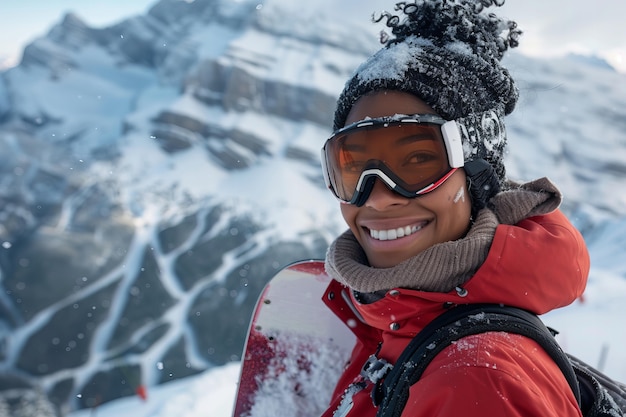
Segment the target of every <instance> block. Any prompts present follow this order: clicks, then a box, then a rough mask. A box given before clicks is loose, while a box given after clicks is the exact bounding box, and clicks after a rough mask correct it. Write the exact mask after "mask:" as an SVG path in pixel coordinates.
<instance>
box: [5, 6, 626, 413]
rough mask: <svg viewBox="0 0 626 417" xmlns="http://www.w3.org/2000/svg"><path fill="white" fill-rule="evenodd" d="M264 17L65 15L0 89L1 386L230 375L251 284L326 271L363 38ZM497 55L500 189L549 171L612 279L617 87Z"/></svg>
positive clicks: (121, 385) (620, 124) (118, 392)
mask: <svg viewBox="0 0 626 417" xmlns="http://www.w3.org/2000/svg"><path fill="white" fill-rule="evenodd" d="M281 3H283V2H280V1H274V2H269V3H268V4H266V5H263V6H262V7H261V5H260V4H259V3H258V2H256V1H250V0H240V1H230V0H195V1H193V2H186V1H179V0H161V1H160V2H158V3H156V4H155V5H154V7H153V8H152V9H151V10H150V11H149V12H148V13H147V14H146V15H143V16H137V17H134V18H130V19H128V20H125V21H123V22H121V23H119V24H117V25H114V26H111V27H108V28H103V29H93V28H90V27H88V26H87V25H86V24H85V23H83V22H82V21H81V20H80V18H79V17H78V16H74V15H71V14H69V15H67V16H65V18H64V19H63V20H62V21H61V22H60V23H59V24H57V25H56V26H54V27H53V28H52V29H51V30H50V32H49V33H48V34H47V35H46V36H45V37H42V38H40V39H38V40H36V41H35V42H33V43H32V44H30V45H29V46H28V47H27V48H26V49H25V51H24V55H23V58H22V61H21V63H20V65H19V66H17V67H15V68H13V69H10V70H8V71H6V72H4V73H1V74H0V172H1V173H2V176H0V202H1V204H0V242H2V248H0V285H2V287H3V288H2V289H3V290H2V291H1V292H0V371H1V372H4V373H10V374H15V375H17V376H18V377H20V378H25V379H27V380H32V381H34V382H33V383H34V384H37V385H40V386H41V387H43V389H44V390H45V391H46V393H47V395H48V396H49V397H50V398H51V399H52V400H53V401H54V402H55V403H57V404H59V405H60V406H61V408H62V409H64V410H68V409H76V408H84V407H93V406H95V405H97V404H100V403H102V402H106V401H109V400H111V399H114V398H118V397H121V396H127V395H131V394H133V393H134V392H135V390H136V388H137V387H138V386H140V385H143V386H149V387H151V386H154V385H158V384H160V383H162V382H165V381H170V380H173V379H179V378H183V377H188V376H190V375H193V374H196V373H199V372H202V371H205V370H207V369H211V368H212V367H215V366H219V365H223V364H226V363H228V362H231V361H236V360H237V359H238V355H239V353H240V351H241V347H242V344H243V339H244V333H245V329H246V326H247V323H248V319H249V315H250V312H251V310H252V307H253V305H254V302H255V300H256V296H257V295H258V293H259V292H260V290H261V288H262V287H263V285H264V284H265V282H266V281H267V280H268V279H269V277H271V276H272V275H273V274H274V273H275V272H276V271H277V270H279V269H280V268H282V267H283V266H285V265H286V264H288V263H291V262H293V261H296V260H300V259H304V258H321V257H323V255H324V252H325V249H326V246H327V244H328V243H329V242H330V240H331V239H332V238H333V237H334V236H336V235H337V234H338V233H339V232H340V231H341V230H342V229H343V225H342V221H341V219H340V216H339V211H338V210H337V207H336V203H335V201H334V200H333V199H332V197H331V196H330V194H329V193H328V192H327V191H326V190H324V188H323V181H322V179H321V175H320V170H319V163H318V152H319V148H320V146H321V145H322V143H323V141H324V139H325V137H326V136H327V135H328V134H329V130H330V125H331V123H330V121H331V117H332V113H333V111H334V100H335V98H336V96H337V94H338V93H339V91H340V90H341V88H342V87H343V83H344V82H345V80H346V79H347V78H348V76H349V75H350V73H351V72H352V70H353V69H354V68H355V67H356V65H357V64H358V63H360V62H361V61H362V60H363V59H364V58H365V57H366V56H367V55H368V54H369V53H371V52H372V51H373V50H375V49H376V48H378V43H377V41H378V40H377V38H376V37H375V36H373V35H372V34H371V30H368V29H369V28H365V27H363V26H361V25H357V24H352V23H347V22H346V21H345V20H344V21H340V20H339V19H338V17H337V16H327V17H325V16H324V15H323V14H322V12H320V14H316V15H306V16H303V15H302V14H294V13H292V8H291V9H290V8H289V7H287V6H286V5H281ZM285 3H288V2H285ZM507 60H508V61H507V63H508V66H509V68H510V69H511V71H512V72H513V73H514V74H515V75H516V76H517V78H518V80H519V84H520V88H521V90H522V99H521V102H520V104H519V106H518V109H517V110H516V112H515V113H514V114H513V115H512V116H511V117H510V118H509V120H508V130H509V136H510V154H509V155H508V160H507V167H508V173H509V176H510V177H512V178H515V179H532V178H535V177H539V176H544V175H547V176H549V177H551V178H552V179H553V180H554V181H555V182H556V183H557V184H558V185H559V186H560V187H561V188H562V190H563V192H564V194H565V196H566V201H565V203H564V205H563V209H564V210H565V211H566V212H567V213H568V214H569V215H570V216H571V217H572V218H573V220H574V221H575V222H576V224H577V225H578V226H579V227H580V228H581V230H582V231H583V232H584V234H585V236H586V238H587V239H588V242H589V244H590V246H591V249H592V255H593V256H594V268H595V269H594V270H595V271H603V270H605V269H610V270H611V271H612V273H613V272H615V271H617V273H618V274H621V276H622V277H624V276H625V275H626V265H624V262H623V261H620V260H621V259H623V252H624V249H623V243H624V237H623V236H624V234H623V233H619V232H618V231H619V230H625V229H626V191H624V186H623V185H624V180H625V178H626V135H624V132H625V131H626V76H625V75H624V74H619V73H617V72H615V71H612V70H611V69H610V68H605V67H601V66H598V65H594V64H591V63H589V61H584V60H579V59H578V60H573V59H562V60H550V61H548V60H536V59H530V58H527V57H523V56H520V55H517V54H515V53H513V54H511V56H510V57H509V58H507ZM607 242H608V243H607ZM594 248H596V250H595V252H594ZM622 359H623V360H626V356H624V357H622ZM624 373H625V374H626V370H625V371H624Z"/></svg>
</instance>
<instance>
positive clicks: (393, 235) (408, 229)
mask: <svg viewBox="0 0 626 417" xmlns="http://www.w3.org/2000/svg"><path fill="white" fill-rule="evenodd" d="M426 224H427V223H421V224H419V225H413V226H404V227H398V228H396V229H387V230H375V229H369V232H370V236H371V237H372V239H376V240H396V239H400V238H402V237H406V236H410V235H412V234H413V233H416V232H418V231H420V230H422V228H423V227H424V226H425V225H426Z"/></svg>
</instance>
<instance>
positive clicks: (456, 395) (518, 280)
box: [323, 211, 589, 417]
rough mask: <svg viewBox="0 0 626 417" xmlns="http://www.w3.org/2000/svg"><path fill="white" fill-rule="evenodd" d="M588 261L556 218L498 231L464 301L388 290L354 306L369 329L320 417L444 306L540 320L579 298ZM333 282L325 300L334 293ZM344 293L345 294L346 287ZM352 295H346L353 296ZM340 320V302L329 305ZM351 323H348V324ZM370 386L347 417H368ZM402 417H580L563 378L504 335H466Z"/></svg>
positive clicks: (532, 345) (579, 241)
mask: <svg viewBox="0 0 626 417" xmlns="http://www.w3.org/2000/svg"><path fill="white" fill-rule="evenodd" d="M588 272H589V255H588V252H587V249H586V246H585V243H584V241H583V238H582V236H581V235H580V233H579V232H578V231H577V230H576V229H575V228H574V227H573V226H572V225H571V224H570V222H569V221H568V220H567V219H566V218H565V216H564V215H563V214H562V213H561V212H560V211H556V212H553V213H551V214H548V215H544V216H537V217H532V218H529V219H526V220H523V221H521V222H520V223H518V224H517V225H514V226H510V225H500V226H498V227H497V229H496V233H495V237H494V240H493V243H492V246H491V249H490V251H489V255H488V257H487V259H486V261H485V263H484V264H483V265H482V266H481V268H480V269H479V270H478V271H477V272H476V274H475V275H474V276H473V277H472V278H471V279H470V280H469V281H468V282H467V283H466V284H465V285H464V286H463V288H464V289H465V290H467V294H466V295H465V296H464V297H462V296H461V295H460V294H459V293H458V292H457V291H451V292H449V293H434V292H423V291H416V290H407V289H401V288H400V289H395V290H392V291H389V292H387V294H386V296H385V297H384V298H382V299H380V300H378V301H376V302H374V303H371V304H360V303H359V302H358V301H356V300H355V299H354V297H351V298H352V302H353V304H354V306H355V307H356V309H357V310H358V312H359V313H360V314H361V316H362V317H363V319H364V321H365V322H366V323H359V325H358V326H356V327H354V325H353V326H352V327H353V328H354V331H355V333H356V335H357V338H358V342H357V345H356V347H355V349H354V351H353V355H352V358H351V362H350V364H349V366H348V368H347V369H346V371H345V372H344V374H343V376H342V378H341V379H340V381H339V384H338V385H337V388H336V391H335V394H334V396H333V401H332V404H331V406H330V407H329V409H328V411H327V412H326V413H324V414H323V417H331V416H332V415H333V413H334V411H335V410H336V409H337V407H338V405H339V402H340V401H341V397H342V395H343V393H344V391H345V389H346V388H347V387H348V386H349V385H350V383H352V382H353V381H355V380H356V379H358V375H359V371H360V369H361V367H362V365H363V364H364V363H365V361H366V359H367V358H368V356H369V355H371V354H373V353H375V352H376V350H377V349H378V348H379V346H380V351H379V353H378V354H377V357H378V358H382V359H385V360H387V361H388V362H390V363H392V364H393V363H395V361H396V360H397V358H398V356H399V355H400V353H401V352H402V350H403V349H404V348H405V347H406V345H407V344H408V342H409V341H410V340H411V339H412V338H413V337H414V336H415V335H416V334H417V333H418V332H419V331H420V330H421V329H422V328H423V327H424V326H425V325H426V324H427V323H428V322H430V321H431V320H433V319H434V318H435V317H437V316H438V315H439V314H441V313H442V312H443V311H444V304H445V303H454V304H467V303H502V304H508V305H512V306H516V307H521V308H525V309H527V310H530V311H533V312H535V313H537V314H543V313H546V312H548V311H550V310H553V309H556V308H558V307H563V306H566V305H568V304H571V303H572V302H573V301H575V300H576V298H577V297H579V296H580V295H582V293H583V291H584V288H585V284H586V281H587V274H588ZM341 290H342V288H340V284H339V283H337V282H334V283H333V284H331V286H330V287H329V291H341ZM343 291H346V289H345V288H344V289H343ZM350 293H351V292H350ZM325 298H326V299H328V298H329V297H325ZM327 304H328V305H329V306H330V308H331V309H332V310H333V311H334V312H335V314H337V316H339V317H340V318H342V320H344V321H347V320H348V319H349V318H351V316H352V313H351V312H350V310H349V309H348V308H347V305H346V304H345V302H344V301H343V300H342V297H334V298H333V299H332V301H327ZM351 324H353V323H351ZM370 390H371V384H368V387H367V388H366V389H364V390H362V391H360V392H358V393H357V394H355V395H354V397H353V402H354V405H353V408H352V409H351V411H350V412H349V414H347V415H348V416H349V417H370V416H371V417H373V416H375V415H376V411H377V410H376V408H375V407H374V406H373V404H372V400H371V399H370ZM402 416H403V417H438V416H440V417H443V416H450V417H458V416H465V417H472V416H481V417H484V416H489V417H493V416H507V417H511V416H520V417H521V416H524V417H531V416H532V417H537V416H542V417H548V416H555V417H556V416H558V417H564V416H581V413H580V411H579V410H578V407H577V405H576V400H575V398H574V395H573V394H572V392H571V389H570V387H569V385H568V384H567V381H566V380H565V378H564V377H563V375H562V373H561V371H560V370H559V368H558V367H557V365H556V364H555V363H554V361H553V360H552V359H551V358H550V357H548V355H547V354H546V353H545V352H544V351H543V350H542V349H541V348H540V347H539V345H538V344H537V343H536V342H535V341H533V340H530V339H528V338H525V337H523V336H518V335H512V334H505V333H497V332H490V333H483V334H480V335H476V336H470V337H467V338H464V339H462V340H461V341H459V342H457V343H455V344H452V345H451V346H449V347H448V348H446V349H445V350H444V351H442V352H441V353H440V354H439V355H438V356H437V357H436V358H435V359H434V360H433V361H432V362H431V364H430V365H429V366H428V368H427V369H426V371H425V372H424V374H423V376H422V378H421V379H420V380H419V381H418V382H417V383H416V384H414V385H413V386H412V387H411V390H410V396H409V399H408V402H407V404H406V407H405V409H404V412H403V414H402Z"/></svg>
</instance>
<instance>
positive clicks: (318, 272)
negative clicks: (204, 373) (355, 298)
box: [233, 261, 357, 417]
mask: <svg viewBox="0 0 626 417" xmlns="http://www.w3.org/2000/svg"><path fill="white" fill-rule="evenodd" d="M342 288H343V287H342V286H341V285H340V284H339V283H338V282H336V281H333V280H331V278H329V277H328V276H327V275H326V273H325V272H324V263H323V261H302V262H298V263H295V264H292V265H290V266H288V267H286V268H284V269H283V270H281V271H280V272H279V273H278V274H276V275H275V276H274V277H273V278H272V279H271V280H270V281H269V283H268V284H267V285H266V286H265V288H264V290H263V292H262V293H261V295H260V297H259V299H258V301H257V304H256V307H255V310H254V313H253V315H252V319H251V322H250V326H249V330H248V336H247V340H246V343H245V347H244V352H243V356H242V364H241V373H240V377H239V384H238V391H237V395H236V400H235V406H234V413H233V417H276V416H290V417H318V416H319V415H321V414H322V413H323V412H324V411H325V410H326V408H327V407H328V404H329V402H330V399H331V395H332V392H333V390H334V388H335V385H336V383H337V380H338V379H339V377H340V375H341V373H342V371H343V370H344V368H345V364H346V363H347V361H348V359H349V357H350V353H351V351H352V349H353V347H354V346H355V342H356V337H355V335H354V334H353V332H352V330H351V327H352V328H354V327H356V326H357V324H356V322H354V323H352V322H347V323H346V322H343V321H342V320H341V319H339V318H338V317H337V316H335V315H334V314H333V313H332V312H331V310H329V309H328V308H327V307H326V305H325V301H324V298H326V299H327V300H331V299H333V298H335V297H341V296H342V291H343V290H342ZM343 296H344V297H345V294H343Z"/></svg>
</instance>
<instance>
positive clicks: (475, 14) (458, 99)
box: [333, 0, 521, 184]
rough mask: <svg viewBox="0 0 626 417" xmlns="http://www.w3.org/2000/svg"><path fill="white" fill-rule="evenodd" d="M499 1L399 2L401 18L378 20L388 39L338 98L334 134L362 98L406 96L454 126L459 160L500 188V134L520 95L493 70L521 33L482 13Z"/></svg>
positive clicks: (501, 72)
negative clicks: (478, 166) (478, 164)
mask: <svg viewBox="0 0 626 417" xmlns="http://www.w3.org/2000/svg"><path fill="white" fill-rule="evenodd" d="M503 3H504V0H416V1H415V2H400V3H397V4H396V7H395V9H396V11H397V12H401V13H402V14H403V15H404V18H403V19H402V20H401V18H400V17H399V16H396V15H393V14H390V13H383V14H382V15H381V16H380V17H379V18H378V19H376V21H377V22H379V21H381V20H383V19H386V23H387V26H388V27H389V28H391V32H392V35H393V37H392V38H391V39H386V42H385V46H384V47H383V48H382V49H380V50H379V51H378V52H376V53H375V54H374V55H373V56H371V57H370V58H369V59H368V60H366V61H365V62H364V63H363V64H361V65H360V66H359V68H357V70H356V72H355V73H354V75H353V76H352V78H351V79H350V80H348V82H347V83H346V86H345V88H344V90H343V92H342V93H341V95H340V97H339V100H338V102H337V109H336V111H335V119H334V126H333V127H334V130H337V129H340V128H341V127H343V126H344V125H345V121H346V118H347V117H348V114H349V113H350V109H351V108H352V106H353V105H354V103H356V101H357V100H358V99H359V98H361V97H362V96H364V95H367V94H369V93H372V92H375V91H380V90H395V91H402V92H406V93H410V94H413V95H415V96H417V97H419V98H420V99H421V100H423V101H424V102H425V103H426V104H428V105H429V106H430V107H432V108H433V109H434V110H435V111H436V112H437V113H438V114H439V115H440V116H442V117H443V118H445V119H447V120H456V121H457V122H458V123H459V124H460V125H461V135H462V138H463V149H464V154H465V159H466V161H468V160H472V159H478V158H480V159H484V160H486V161H487V162H488V163H489V164H490V165H491V166H492V167H493V169H494V172H495V174H496V175H497V176H498V180H499V182H500V183H501V184H504V182H505V169H504V164H503V162H502V158H503V154H504V148H505V146H506V133H505V129H504V124H503V122H502V119H503V117H504V115H506V114H509V113H510V112H512V111H513V109H514V107H515V104H516V103H517V99H518V97H519V91H518V89H517V87H516V86H515V82H514V80H513V78H512V77H511V75H510V74H509V72H508V70H507V69H506V68H504V67H502V65H501V64H500V60H501V59H502V57H503V55H504V53H505V52H506V50H507V49H508V48H512V47H516V46H517V44H518V42H517V40H518V37H519V35H520V34H521V32H520V31H519V30H518V29H517V25H516V24H515V22H510V21H504V20H502V19H500V18H498V17H497V16H496V15H494V14H493V13H490V14H485V13H482V12H483V9H484V8H485V7H489V6H492V5H497V6H501V5H502V4H503Z"/></svg>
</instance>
